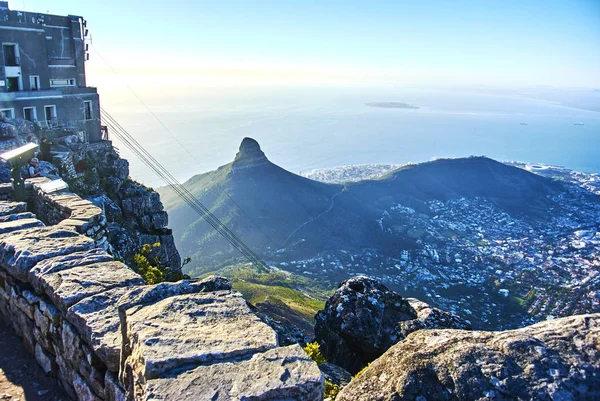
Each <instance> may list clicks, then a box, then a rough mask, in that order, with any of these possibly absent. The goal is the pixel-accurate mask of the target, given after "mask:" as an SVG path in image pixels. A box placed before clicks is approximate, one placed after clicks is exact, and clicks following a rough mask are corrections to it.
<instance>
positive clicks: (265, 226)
mask: <svg viewBox="0 0 600 401" xmlns="http://www.w3.org/2000/svg"><path fill="white" fill-rule="evenodd" d="M184 185H185V187H186V188H187V189H188V190H190V192H192V193H193V194H194V195H195V196H196V197H198V199H199V200H200V201H201V202H203V203H204V204H205V205H207V206H208V207H210V208H211V210H212V211H213V213H214V214H215V215H217V216H218V217H219V218H220V219H222V221H223V222H224V223H225V224H227V225H228V227H229V228H230V229H231V230H233V231H234V232H235V233H236V234H237V235H238V236H239V237H240V238H241V239H242V240H244V241H245V242H246V243H247V245H249V246H250V247H251V248H252V249H254V250H255V251H256V252H257V253H258V254H259V256H261V257H263V258H265V259H267V260H269V257H271V256H273V255H279V256H281V255H285V256H286V257H287V258H288V259H292V258H304V257H311V256H314V255H317V254H319V253H320V252H323V251H331V250H353V249H364V248H373V249H376V250H377V251H378V252H381V253H386V252H397V250H398V249H401V248H411V247H414V246H416V244H415V241H414V239H411V238H409V237H407V236H406V235H404V234H401V233H398V232H388V231H385V230H382V229H381V228H380V225H379V223H378V221H377V220H378V219H379V218H380V217H381V216H382V214H383V213H386V211H387V210H389V209H390V208H391V207H393V206H395V205H398V204H401V205H403V206H407V207H411V208H413V209H415V210H416V211H417V212H422V213H426V214H430V213H431V212H430V210H429V206H428V205H427V202H430V201H432V200H440V201H442V202H444V201H447V200H450V199H456V198H463V197H465V198H474V197H485V198H486V199H488V200H489V201H490V202H492V203H494V204H495V205H496V206H498V207H499V208H501V209H504V210H505V211H506V212H507V213H509V214H512V215H523V216H528V217H531V218H543V217H544V211H545V210H547V208H548V207H549V206H550V204H551V202H552V201H551V200H550V199H549V198H550V197H551V196H552V195H554V194H556V193H558V191H560V190H561V188H562V186H561V184H560V183H557V182H555V181H552V180H549V179H547V178H543V177H540V176H537V175H534V174H532V173H529V172H527V171H525V170H522V169H519V168H516V167H510V166H507V165H505V164H502V163H499V162H496V161H494V160H492V159H489V158H485V157H469V158H463V159H441V160H436V161H432V162H428V163H423V164H418V165H411V166H406V167H403V168H401V169H399V170H396V171H394V172H392V173H390V174H388V175H386V176H385V177H382V178H381V179H379V180H370V181H361V182H357V183H352V184H347V185H339V184H325V183H321V182H316V181H312V180H309V179H306V178H303V177H300V176H298V175H295V174H293V173H290V172H289V171H286V170H284V169H282V168H281V167H279V166H277V165H275V164H273V163H271V162H270V161H269V160H268V159H267V157H266V156H265V154H264V153H263V152H262V150H261V149H260V146H259V144H258V143H257V142H256V141H255V140H253V139H250V138H245V139H244V140H243V141H242V143H241V145H240V149H239V152H238V153H237V155H236V157H235V160H234V161H233V162H232V163H230V164H227V165H225V166H222V167H220V168H219V169H217V170H216V171H213V172H210V173H206V174H201V175H197V176H194V177H193V178H191V179H190V180H188V181H187V182H186V183H185V184H184ZM158 191H159V192H160V194H161V196H162V199H163V203H164V204H165V206H166V208H167V210H168V212H169V217H170V223H171V226H172V227H173V230H174V234H175V237H176V239H177V243H178V246H179V249H180V251H181V252H182V254H184V255H190V256H192V257H193V259H194V261H195V262H196V264H204V265H207V266H209V265H219V264H225V263H230V262H232V258H234V257H237V256H238V255H237V254H236V253H235V252H234V249H233V248H232V247H231V246H229V244H228V243H227V242H226V241H225V240H223V239H222V238H221V237H220V236H219V235H218V234H217V233H216V232H214V230H213V229H212V228H211V227H210V226H209V225H208V224H207V223H206V222H204V221H203V220H202V219H201V218H200V217H199V216H198V215H197V214H196V213H195V212H193V211H192V210H191V209H190V208H189V207H188V206H187V205H186V204H184V203H182V202H181V201H180V200H179V199H178V198H177V197H176V195H175V194H174V193H173V192H172V191H171V190H170V189H169V188H159V190H158Z"/></svg>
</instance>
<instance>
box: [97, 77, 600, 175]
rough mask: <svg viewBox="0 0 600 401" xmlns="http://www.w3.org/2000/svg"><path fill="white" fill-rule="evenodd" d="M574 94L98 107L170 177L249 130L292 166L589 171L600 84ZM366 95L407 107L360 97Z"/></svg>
mask: <svg viewBox="0 0 600 401" xmlns="http://www.w3.org/2000/svg"><path fill="white" fill-rule="evenodd" d="M100 91H101V92H102V88H100ZM582 91H584V90H581V89H574V90H571V91H570V92H569V91H567V92H563V93H562V94H561V95H562V96H558V95H557V94H556V93H555V92H550V93H548V92H547V91H546V92H544V91H542V92H531V91H529V92H524V91H505V92H493V91H491V92H483V91H477V90H468V91H467V90H463V91H458V90H456V89H439V88H436V89H422V88H411V87H408V88H407V87H400V88H381V87H379V88H348V87H345V88H332V87H322V88H298V87H286V88H275V89H273V88H260V87H257V88H245V89H243V90H242V89H240V88H228V89H227V90H223V91H216V90H215V89H214V88H213V89H211V91H207V92H206V93H202V92H200V91H196V92H195V93H193V94H191V95H190V94H188V95H185V96H184V95H176V94H170V93H166V94H165V95H164V96H163V97H160V98H157V97H156V96H148V97H144V96H142V99H143V101H144V102H145V104H140V103H138V104H136V103H135V102H134V101H132V102H131V103H129V104H127V105H126V107H123V104H121V105H119V103H118V102H115V101H114V100H113V98H112V97H111V96H110V94H109V95H108V96H106V97H107V99H106V100H105V101H104V103H103V107H104V108H105V109H106V110H107V111H108V112H110V113H111V114H112V115H113V117H115V118H116V119H117V120H118V121H119V122H120V123H121V125H123V126H124V127H125V128H126V129H127V130H128V131H129V132H130V134H132V135H133V136H134V137H135V138H136V139H137V140H138V141H139V142H140V143H141V144H142V145H143V146H145V147H146V149H147V150H148V151H149V152H150V153H151V154H153V155H154V156H155V157H156V159H158V160H159V161H160V162H161V163H162V164H163V165H164V166H165V167H166V168H167V169H169V170H170V171H171V173H172V174H173V175H174V176H175V177H176V178H177V179H178V180H179V181H180V182H185V181H186V180H188V179H189V178H191V177H193V176H194V175H197V174H202V173H206V172H209V171H213V170H215V169H217V168H218V167H220V166H222V165H225V164H227V163H229V162H231V161H232V160H233V159H234V157H235V154H236V152H237V151H238V147H239V144H240V142H241V140H242V139H243V138H244V137H252V138H254V139H256V140H257V141H258V142H259V143H260V145H261V147H262V149H263V151H264V152H265V154H266V156H267V157H268V158H269V159H270V160H271V161H272V162H273V163H275V164H278V165H279V166H281V167H282V168H285V169H287V170H289V171H291V172H293V173H296V174H301V175H304V174H306V173H307V172H310V171H313V170H320V169H327V168H334V167H342V166H348V165H372V164H398V165H401V164H407V163H421V162H426V161H430V160H434V159H437V158H448V157H450V158H456V157H468V156H486V157H490V158H492V159H495V160H498V161H503V162H504V161H521V162H527V163H541V164H547V165H552V166H558V167H563V168H567V169H570V170H574V171H582V172H586V173H600V159H598V158H597V156H596V150H597V149H600V135H599V134H600V112H597V111H592V110H587V109H584V108H594V109H595V108H596V107H597V106H598V105H600V92H598V91H594V90H587V91H586V92H583V93H585V95H586V96H587V98H586V97H582V96H579V97H578V96H577V95H581V93H582ZM581 99H583V100H581ZM119 101H121V102H123V100H121V99H119ZM373 102H401V103H406V104H408V105H410V106H415V107H416V108H414V109H413V108H410V109H409V108H394V107H372V106H369V105H368V103H373ZM155 116H156V118H155ZM159 120H160V121H159ZM163 124H164V126H163ZM165 127H166V128H165ZM109 134H110V132H109ZM111 139H113V141H114V143H115V145H116V146H117V148H119V150H120V151H121V154H122V156H123V157H126V158H128V159H129V160H130V163H131V176H132V178H134V179H136V180H138V181H141V182H143V183H144V184H146V185H149V186H162V185H164V183H162V182H161V181H160V179H159V178H158V177H156V176H154V175H153V174H152V173H151V172H149V171H148V170H147V169H146V168H145V166H144V165H143V164H142V163H141V162H140V161H139V160H138V159H136V158H135V156H134V155H133V154H130V153H129V150H128V149H127V148H126V147H125V146H121V144H120V143H119V141H118V140H117V139H116V138H111Z"/></svg>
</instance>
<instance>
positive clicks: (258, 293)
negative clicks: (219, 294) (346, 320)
mask: <svg viewBox="0 0 600 401" xmlns="http://www.w3.org/2000/svg"><path fill="white" fill-rule="evenodd" d="M231 286H232V287H233V289H234V290H236V291H239V292H241V293H242V295H243V296H244V299H245V300H246V301H248V302H250V303H251V304H253V305H255V304H257V303H259V302H264V301H265V300H266V299H267V298H270V297H271V298H277V299H279V300H281V301H282V302H284V303H285V304H286V305H287V306H289V307H290V308H291V309H293V310H295V311H297V312H298V313H300V314H302V315H303V316H305V317H306V319H307V320H310V321H312V319H313V318H314V316H315V314H316V313H317V312H318V311H320V310H321V309H323V308H324V307H325V302H323V301H320V300H318V299H313V298H310V297H307V296H306V295H304V294H303V293H301V292H300V291H297V290H293V289H291V288H286V287H281V286H277V285H273V286H271V285H263V284H255V283H248V282H245V281H233V282H232V283H231Z"/></svg>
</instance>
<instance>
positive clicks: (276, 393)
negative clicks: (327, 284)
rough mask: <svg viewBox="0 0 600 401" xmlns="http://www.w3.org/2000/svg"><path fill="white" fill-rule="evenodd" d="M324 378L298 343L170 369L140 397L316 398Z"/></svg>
mask: <svg viewBox="0 0 600 401" xmlns="http://www.w3.org/2000/svg"><path fill="white" fill-rule="evenodd" d="M323 391H324V386H323V378H322V376H321V373H320V372H319V368H318V367H317V364H316V363H314V362H313V361H312V360H311V359H310V358H308V356H307V355H306V353H305V352H304V351H303V350H302V348H300V346H299V345H297V344H296V345H291V346H288V347H280V348H275V349H271V350H268V351H265V352H263V353H258V354H254V355H253V356H252V357H251V358H249V359H242V360H238V361H227V362H223V363H215V364H212V365H208V366H200V367H197V368H196V369H193V370H190V371H179V372H177V371H175V372H171V373H170V375H169V377H166V378H161V379H157V380H151V381H149V382H148V384H147V386H146V388H145V394H141V396H140V398H136V399H140V400H147V401H149V400H194V401H228V400H252V401H268V400H277V401H282V400H286V401H288V400H289V401H315V400H321V399H322V398H323Z"/></svg>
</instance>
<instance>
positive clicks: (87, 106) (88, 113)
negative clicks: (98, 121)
mask: <svg viewBox="0 0 600 401" xmlns="http://www.w3.org/2000/svg"><path fill="white" fill-rule="evenodd" d="M83 116H84V118H85V119H86V120H91V119H92V101H91V100H86V101H84V102H83Z"/></svg>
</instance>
